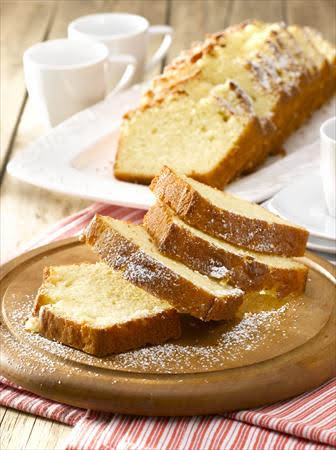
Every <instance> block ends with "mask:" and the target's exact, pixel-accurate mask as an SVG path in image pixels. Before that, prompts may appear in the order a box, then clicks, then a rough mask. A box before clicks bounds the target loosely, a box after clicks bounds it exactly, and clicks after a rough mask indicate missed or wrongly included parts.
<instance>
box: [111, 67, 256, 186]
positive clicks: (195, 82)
mask: <svg viewBox="0 0 336 450" xmlns="http://www.w3.org/2000/svg"><path fill="white" fill-rule="evenodd" d="M210 87H211V85H210ZM208 90H209V84H208V83H205V82H202V81H200V80H199V78H198V76H195V77H192V78H191V79H190V80H189V83H188V87H187V91H186V94H185V95H184V94H182V93H181V92H179V91H178V90H176V91H175V92H171V93H170V94H169V95H170V99H171V101H169V102H168V103H167V105H166V107H165V109H164V111H162V114H161V109H162V107H161V104H160V103H158V104H157V105H155V106H153V107H152V108H149V109H148V110H147V111H146V114H140V113H138V112H135V113H130V114H129V117H130V118H129V120H127V121H125V122H124V124H123V132H122V134H121V137H120V141H119V149H118V154H117V158H116V163H115V174H116V176H117V177H118V178H120V179H123V180H134V179H135V178H134V177H135V175H132V173H133V171H134V168H135V170H136V172H137V173H138V174H139V175H136V180H137V181H138V182H141V183H149V182H150V181H151V180H152V178H153V173H158V171H159V170H160V168H161V167H162V164H168V165H171V166H172V167H175V166H176V164H177V163H178V167H179V169H180V170H181V171H182V172H183V173H190V174H192V176H193V178H195V179H197V180H199V181H202V182H204V183H208V184H213V185H216V186H218V187H221V186H224V185H225V184H227V183H228V182H229V181H231V180H232V179H233V178H235V177H236V176H237V175H239V174H240V173H241V172H242V171H243V170H244V168H245V167H246V166H247V165H248V162H249V161H250V160H254V159H255V158H256V156H255V155H259V154H260V153H261V152H262V149H263V146H264V142H263V132H262V129H261V126H260V123H259V121H258V120H257V118H256V115H255V113H254V109H253V105H252V101H251V99H250V98H249V97H248V96H247V95H246V94H245V92H244V91H243V90H242V89H241V88H240V86H239V85H238V84H237V83H235V82H234V81H232V80H228V81H226V82H225V83H224V84H218V85H217V86H215V87H212V89H211V90H210V91H208ZM205 92H208V93H207V94H205ZM169 124H170V125H169ZM146 130H147V131H146ZM163 130H165V132H164V133H162V131H163ZM191 134H193V135H194V139H193V140H192V141H191V140H190V139H191ZM135 148H137V151H136V152H134V149H135ZM153 151H155V154H154V153H153ZM176 151H178V158H177V155H176ZM140 174H141V175H140Z"/></svg>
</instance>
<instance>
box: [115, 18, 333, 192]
mask: <svg viewBox="0 0 336 450" xmlns="http://www.w3.org/2000/svg"><path fill="white" fill-rule="evenodd" d="M334 51H335V49H334V48H333V47H332V46H331V44H329V43H328V42H327V41H325V40H323V38H322V37H321V36H320V35H319V34H318V33H317V32H315V31H314V30H312V29H310V28H307V27H304V28H303V27H298V26H290V27H287V26H286V25H285V24H283V23H274V24H267V23H262V22H258V21H248V22H244V23H242V24H240V25H237V26H233V27H230V28H228V29H227V30H225V31H223V32H219V33H216V34H214V35H210V36H208V37H207V38H206V39H205V42H204V43H201V44H200V43H197V44H195V45H194V46H193V47H192V48H191V50H189V51H187V52H184V53H182V55H181V56H180V57H178V58H177V59H176V60H175V61H173V63H172V64H171V65H170V66H168V67H167V68H166V69H165V70H164V73H163V74H162V75H161V76H159V77H157V78H156V79H154V81H153V82H152V86H151V88H150V89H149V90H148V91H147V92H146V93H145V94H144V96H143V99H142V102H141V105H140V107H139V108H138V109H136V110H134V111H130V112H129V113H127V114H126V115H125V117H124V120H123V123H122V126H121V134H120V140H119V145H118V151H117V156H116V160H115V165H114V173H115V176H116V177H117V178H119V179H123V180H127V181H136V182H140V183H149V182H150V180H151V179H152V178H153V177H154V176H155V175H156V174H157V172H158V171H159V169H160V168H161V166H162V165H165V164H166V165H169V166H170V167H172V168H173V169H175V170H178V171H179V172H181V173H184V174H186V175H188V176H191V177H192V178H194V179H196V180H199V181H202V182H205V183H207V184H209V185H211V186H215V187H218V188H223V187H224V186H225V185H226V184H227V183H229V182H230V181H231V180H232V179H234V178H235V177H237V176H238V175H239V174H241V173H246V172H250V171H252V170H254V169H255V167H257V166H258V165H259V164H261V163H262V162H263V161H264V159H265V158H266V157H267V155H268V154H270V153H275V152H277V151H279V150H281V148H282V144H283V142H284V140H285V139H286V138H287V136H288V135H289V134H290V133H291V132H292V131H293V130H295V129H296V128H297V127H298V126H300V125H301V124H302V122H303V121H304V120H305V119H306V118H307V117H308V116H309V115H310V114H311V113H312V112H313V111H314V110H315V109H316V108H318V107H319V106H321V104H322V103H323V102H324V101H326V99H328V98H329V97H330V95H331V94H332V92H333V91H334V90H335V89H336V61H335V56H334ZM230 83H231V86H232V83H234V86H235V92H236V93H237V92H239V98H240V99H242V98H243V99H244V104H245V105H246V104H248V105H249V107H248V116H249V118H250V120H252V118H253V122H254V123H255V122H258V124H259V126H257V125H254V132H253V138H252V139H250V140H248V139H244V136H245V137H246V136H247V135H248V128H249V127H251V126H250V125H249V124H250V122H249V121H247V122H246V123H245V124H244V123H243V122H242V120H241V119H239V118H240V117H241V116H242V108H238V109H237V108H236V107H235V104H236V103H237V101H238V100H237V97H238V96H237V95H236V96H235V97H234V98H233V96H232V95H231V96H228V95H227V91H226V92H225V89H224V92H223V89H222V92H221V95H220V96H219V98H217V97H218V95H217V94H216V90H214V87H217V86H223V85H224V86H229V85H230ZM226 89H227V88H226ZM223 100H224V101H223ZM214 105H215V108H214ZM220 109H222V110H223V120H222V123H221V121H220V119H219V114H220V113H219V111H220ZM243 116H244V117H246V108H245V107H244V108H243ZM238 125H239V126H238ZM223 136H224V138H223ZM252 147H253V148H252Z"/></svg>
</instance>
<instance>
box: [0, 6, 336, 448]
mask: <svg viewBox="0 0 336 450" xmlns="http://www.w3.org/2000/svg"><path fill="white" fill-rule="evenodd" d="M107 11H108V12H113V11H124V12H130V13H135V14H140V15H144V16H146V17H147V18H148V19H149V21H150V22H151V23H152V24H164V23H165V24H170V25H171V26H173V27H174V29H175V37H174V42H173V45H172V48H171V50H170V52H169V55H168V58H167V60H170V59H171V58H172V57H174V56H175V55H177V53H178V52H179V51H180V50H181V49H183V48H187V47H188V46H189V45H190V43H191V42H192V41H194V40H201V39H202V37H203V36H204V34H205V33H208V32H215V31H218V30H221V29H223V28H225V27H226V26H228V25H230V24H234V23H238V22H240V21H242V20H244V19H248V18H257V19H261V20H266V21H279V20H283V21H286V22H288V23H297V24H306V25H311V26H314V27H315V28H317V29H319V30H320V31H322V32H323V34H324V36H325V37H327V38H328V39H330V40H332V41H333V42H335V40H336V21H335V13H336V0H119V1H117V0H110V1H103V0H97V1H89V0H86V1H84V0H64V1H63V0H56V1H55V0H44V1H42V0H41V1H40V0H21V1H3V0H1V153H0V183H1V199H0V200H1V259H2V260H5V259H7V258H9V257H11V256H13V255H15V254H16V253H18V252H19V251H20V249H22V248H23V246H24V245H25V243H26V242H27V241H29V240H30V239H33V238H35V237H37V236H38V235H39V234H40V233H43V231H44V230H46V229H47V228H48V226H50V225H51V224H52V223H54V222H55V221H57V220H59V219H61V218H63V217H65V216H67V215H69V214H71V213H74V212H76V211H79V210H80V209H81V208H84V207H85V206H87V205H88V204H89V202H87V201H86V200H81V199H79V198H70V197H64V196H62V195H59V194H55V193H52V192H47V191H45V190H43V189H39V188H36V187H33V186H29V185H27V184H25V183H22V182H20V181H17V180H15V179H13V178H11V177H10V176H9V175H8V174H7V173H6V165H7V163H8V161H9V160H10V159H11V158H12V157H13V155H15V154H16V153H17V152H20V151H21V150H22V149H23V148H24V147H25V146H26V145H27V144H29V143H30V142H32V141H33V140H34V139H36V138H37V137H38V136H40V135H41V134H42V133H43V132H44V131H45V129H44V128H43V126H42V124H41V121H40V117H38V116H36V114H35V112H34V109H33V108H32V105H31V102H30V100H29V98H28V96H27V92H26V90H25V86H24V81H23V73H22V54H23V51H24V50H25V49H26V48H27V47H29V46H31V45H32V44H34V43H36V42H38V41H43V40H46V39H54V38H60V37H64V36H65V35H66V29H67V24H68V23H69V22H70V21H72V20H73V19H75V18H76V17H79V16H82V15H85V14H90V13H97V12H107ZM151 50H153V49H151ZM157 70H160V68H158V69H157ZM0 421H1V441H0V448H1V449H2V450H4V449H21V448H29V449H46V448H48V449H49V448H57V449H61V448H63V444H62V443H63V441H64V439H65V438H66V436H67V435H68V434H69V432H70V430H71V429H70V428H69V427H67V426H65V425H62V424H59V423H57V422H52V421H50V420H46V419H42V418H37V417H35V416H31V415H29V414H25V413H21V412H18V411H15V410H12V409H8V408H0Z"/></svg>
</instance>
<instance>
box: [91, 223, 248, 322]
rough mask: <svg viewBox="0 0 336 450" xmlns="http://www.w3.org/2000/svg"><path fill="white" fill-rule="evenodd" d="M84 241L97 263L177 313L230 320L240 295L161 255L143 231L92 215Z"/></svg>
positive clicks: (239, 291) (240, 291)
mask: <svg viewBox="0 0 336 450" xmlns="http://www.w3.org/2000/svg"><path fill="white" fill-rule="evenodd" d="M84 238H85V240H86V243H87V244H88V245H89V246H91V247H92V249H93V250H94V252H95V253H97V254H98V255H99V256H100V257H101V259H102V260H103V261H104V262H106V263H107V264H108V265H109V266H111V267H112V268H113V269H116V270H121V271H122V273H123V277H124V278H125V279H126V280H128V281H130V282H131V283H134V284H135V285H137V286H139V287H141V288H143V289H145V290H146V291H147V292H149V293H151V294H153V295H155V296H156V297H158V298H160V299H163V300H166V301H167V302H168V303H170V304H171V305H172V306H173V307H174V308H175V309H176V310H177V311H178V312H180V313H188V314H190V315H192V316H194V317H197V318H199V319H201V320H204V321H207V320H222V319H231V318H233V317H234V315H235V312H236V310H237V309H238V307H239V306H240V304H241V302H242V298H243V291H242V290H240V289H237V288H232V287H230V286H227V285H225V284H220V283H218V282H217V281H214V280H212V279H210V278H208V277H206V276H205V275H201V274H200V273H198V272H194V271H192V270H191V269H189V268H188V267H186V266H184V265H183V264H181V263H179V262H177V261H173V260H171V259H169V258H167V257H165V256H164V255H162V254H161V253H160V252H159V251H158V250H157V249H156V248H155V246H154V244H152V243H151V242H150V239H149V236H148V234H147V233H146V231H145V229H144V228H143V227H142V226H140V225H133V224H129V223H126V222H122V221H119V220H115V219H111V218H110V217H104V216H100V215H96V216H95V217H94V219H93V220H92V222H91V224H90V225H89V227H88V228H87V230H86V232H85V235H84Z"/></svg>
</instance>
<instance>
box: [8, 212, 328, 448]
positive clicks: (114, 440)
mask: <svg viewBox="0 0 336 450" xmlns="http://www.w3.org/2000/svg"><path fill="white" fill-rule="evenodd" d="M96 213H98V214H104V215H109V216H111V217H114V218H118V219H123V220H129V221H132V222H136V223H139V222H141V220H142V218H143V215H144V213H145V211H143V210H136V209H131V208H123V207H119V206H114V205H104V204H101V203H95V204H93V205H92V206H90V207H88V208H86V209H84V210H82V211H80V212H79V213H77V214H74V215H73V216H70V217H67V218H65V219H63V220H62V221H60V222H58V223H57V224H56V225H54V226H53V227H51V228H50V229H49V230H48V231H47V232H46V233H45V234H44V235H43V236H42V237H40V238H39V239H36V240H34V241H32V242H30V243H29V245H28V246H27V250H28V249H31V248H34V247H37V246H40V245H44V244H47V243H49V242H51V241H55V240H58V239H64V238H66V237H70V236H75V235H78V234H80V233H81V232H82V230H83V228H84V227H86V226H87V224H88V223H89V221H90V220H91V219H92V217H93V216H94V214H96ZM0 404H1V405H3V406H7V407H11V408H15V409H19V410H21V411H26V412H29V413H31V414H35V415H40V416H43V417H47V418H49V419H52V420H56V421H59V422H63V423H65V424H67V425H70V426H73V427H74V428H73V430H72V432H71V433H70V435H69V437H68V439H67V443H66V448H67V449H69V450H70V449H71V450H75V449H76V450H79V449H83V450H84V449H90V450H96V449H97V450H100V449H115V450H135V449H136V450H140V449H146V450H150V449H160V450H165V449H167V450H172V449H174V450H184V449H188V450H201V449H202V450H203V449H209V450H230V449H234V450H240V449H241V450H254V449H256V450H260V449H272V450H273V449H291V450H292V449H294V450H301V449H305V450H307V449H314V450H315V449H330V448H334V447H336V379H334V380H331V381H329V382H327V383H325V384H324V385H323V386H321V387H319V388H317V389H314V390H313V391H311V392H308V393H305V394H303V395H300V396H299V397H296V398H295V399H292V400H289V401H286V402H279V403H277V404H275V405H270V406H266V407H262V408H257V409H255V410H249V411H239V412H236V413H231V414H227V415H223V416H207V417H180V418H178V417H176V418H166V417H134V416H121V415H117V414H115V415H113V414H105V413H100V412H94V411H84V410H82V409H80V408H75V407H72V406H68V405H64V404H61V403H57V402H53V401H50V400H47V399H44V398H41V397H38V396H37V395H35V394H32V393H30V392H27V391H25V390H23V389H21V388H20V387H18V386H16V385H14V384H13V383H10V382H9V381H7V380H5V379H4V378H1V377H0Z"/></svg>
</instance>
